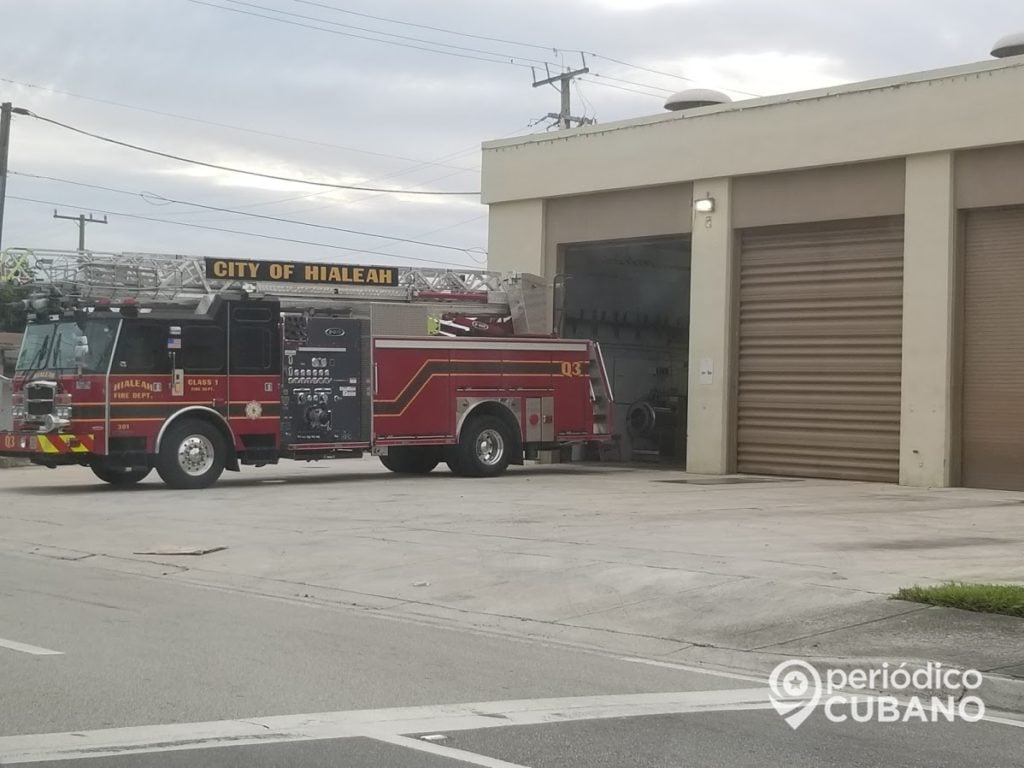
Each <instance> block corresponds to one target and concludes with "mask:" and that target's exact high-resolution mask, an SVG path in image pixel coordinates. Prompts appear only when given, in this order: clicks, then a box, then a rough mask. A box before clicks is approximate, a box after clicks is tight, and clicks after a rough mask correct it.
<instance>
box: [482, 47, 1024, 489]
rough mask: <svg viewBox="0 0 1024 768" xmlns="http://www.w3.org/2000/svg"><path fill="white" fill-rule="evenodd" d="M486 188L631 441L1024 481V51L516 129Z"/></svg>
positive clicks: (699, 456) (803, 469)
mask: <svg viewBox="0 0 1024 768" xmlns="http://www.w3.org/2000/svg"><path fill="white" fill-rule="evenodd" d="M698 101H699V99H698ZM483 195H484V202H485V203H487V204H488V205H489V206H490V234H489V241H490V242H489V266H490V268H491V269H495V270H518V271H524V272H533V273H537V274H540V275H543V276H544V277H545V278H546V279H548V280H550V281H551V282H552V283H553V284H554V285H555V289H556V290H555V292H554V297H553V306H551V307H549V309H550V311H551V317H552V321H553V323H554V325H555V327H556V329H557V330H559V331H560V332H561V333H562V334H563V335H565V336H570V337H571V336H576V337H588V338H595V339H597V340H599V341H600V342H601V344H602V348H603V350H604V356H605V360H606V367H607V368H608V373H609V376H610V378H611V381H612V384H613V388H614V390H615V402H616V416H617V428H616V432H617V433H619V440H618V443H617V448H616V450H617V451H618V452H619V457H620V458H622V459H625V460H630V459H632V460H637V459H643V458H649V459H652V460H661V461H667V462H670V463H674V464H676V465H684V464H685V466H686V468H687V469H688V470H689V471H691V472H698V473H711V474H721V473H732V472H744V473H756V474H773V475H785V476H803V477H824V478H843V479H855V480H876V481H887V482H900V483H903V484H906V485H914V486H949V485H964V486H972V487H981V488H1007V489H1024V56H1016V57H1011V58H1005V59H998V60H992V61H986V62H981V63H977V64H970V65H966V66H960V67H955V68H950V69H943V70H936V71H930V72H923V73H918V74H913V75H907V76H903V77H898V78H891V79H884V80H873V81H868V82H862V83H854V84H850V85H844V86H839V87H834V88H828V89H823V90H816V91H808V92H802V93H792V94H785V95H782V96H773V97H769V98H757V99H750V100H745V101H735V102H729V103H721V104H711V105H703V106H701V105H697V106H693V105H691V108H684V109H682V110H679V111H669V112H664V113H662V114H657V115H653V116H650V117H642V118H639V119H632V120H625V121H621V122H616V123H608V124H603V125H595V126H587V127H583V128H579V129H573V130H566V131H559V132H551V133H547V134H541V135H535V136H527V137H520V138H514V139H508V140H500V141H492V142H489V143H486V144H485V145H484V151H483Z"/></svg>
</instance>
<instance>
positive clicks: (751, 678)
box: [619, 656, 768, 683]
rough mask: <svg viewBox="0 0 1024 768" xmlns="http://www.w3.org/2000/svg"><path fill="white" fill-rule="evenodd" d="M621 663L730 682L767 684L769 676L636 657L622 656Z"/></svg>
mask: <svg viewBox="0 0 1024 768" xmlns="http://www.w3.org/2000/svg"><path fill="white" fill-rule="evenodd" d="M619 661H628V662H631V663H633V664H647V665H648V666H651V667H665V668H666V669H678V670H680V671H681V672H696V673H697V674H700V675H712V676H713V677H725V678H728V679H729V680H745V681H746V682H748V683H767V682H768V677H767V675H766V676H764V677H758V676H757V675H744V674H740V673H739V672H726V671H725V670H720V669H712V668H709V667H693V666H690V665H688V664H677V663H676V662H674V661H656V660H655V659H642V658H638V657H635V656H620V657H619Z"/></svg>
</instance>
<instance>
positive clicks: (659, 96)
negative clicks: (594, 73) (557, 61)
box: [580, 77, 665, 99]
mask: <svg viewBox="0 0 1024 768" xmlns="http://www.w3.org/2000/svg"><path fill="white" fill-rule="evenodd" d="M580 80H582V81H583V82H585V83H590V84H591V85H603V86H604V87H605V88H614V89H615V90H617V91H628V92H629V93H639V94H640V95H641V96H651V97H652V98H656V99H664V98H665V96H664V95H662V94H660V93H651V92H650V91H641V90H640V89H639V88H629V87H627V86H625V85H615V84H613V83H602V82H601V81H600V80H591V79H590V78H589V77H581V78H580Z"/></svg>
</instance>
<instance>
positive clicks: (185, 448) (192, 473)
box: [156, 419, 227, 489]
mask: <svg viewBox="0 0 1024 768" xmlns="http://www.w3.org/2000/svg"><path fill="white" fill-rule="evenodd" d="M226 454H227V446H226V445H225V442H224V436H223V435H221V433H220V430H219V429H217V428H216V427H215V426H213V425H212V424H210V423H209V422H207V421H200V420H199V419H182V420H181V421H176V422H175V423H174V424H172V425H171V426H170V428H168V430H167V433H166V434H165V435H164V437H163V440H161V441H160V453H159V455H158V456H157V460H156V471H157V473H158V474H159V475H160V478H161V479H162V480H163V481H164V482H165V483H167V485H168V486H170V487H171V488H180V489H194V488H208V487H209V486H211V485H213V484H214V483H215V482H216V481H217V478H218V477H220V475H221V473H222V472H223V471H224V462H225V459H226Z"/></svg>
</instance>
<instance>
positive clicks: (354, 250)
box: [7, 195, 466, 268]
mask: <svg viewBox="0 0 1024 768" xmlns="http://www.w3.org/2000/svg"><path fill="white" fill-rule="evenodd" d="M7 199H8V200H20V201H21V202H24V203H36V204H38V205H46V206H54V205H56V206H64V207H67V208H78V206H76V205H72V204H70V203H58V202H54V201H53V200H38V199H36V198H32V197H19V196H17V195H8V196H7ZM93 210H95V211H96V212H98V213H104V214H107V215H109V216H124V217H125V218H128V219H139V220H141V221H152V222H156V223H159V224H173V225H174V226H177V227H189V228H191V229H205V230H209V231H211V232H226V233H228V234H231V235H245V236H246V237H258V238H261V239H263V240H276V241H279V242H283V243H295V244H297V245H312V246H316V247H318V248H331V249H333V250H336V251H348V252H350V253H369V254H372V255H374V256H389V257H391V258H395V259H406V260H407V261H422V262H425V263H428V264H440V265H442V266H446V267H460V268H462V267H465V266H466V265H465V264H456V263H455V262H452V261H439V260H437V259H424V258H419V257H416V256H402V255H400V254H397V253H386V252H383V251H371V250H368V249H365V248H348V247H345V246H342V245H335V244H333V243H319V242H314V241H311V240H300V239H298V238H293V237H279V236H277V235H265V234H262V233H260V232H248V231H245V230H239V229H228V228H226V227H211V226H207V225H205V224H193V223H191V222H187V221H172V220H171V219H159V218H156V217H155V216H142V215H139V214H137V213H125V212H124V211H105V210H103V209H102V208H93Z"/></svg>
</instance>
